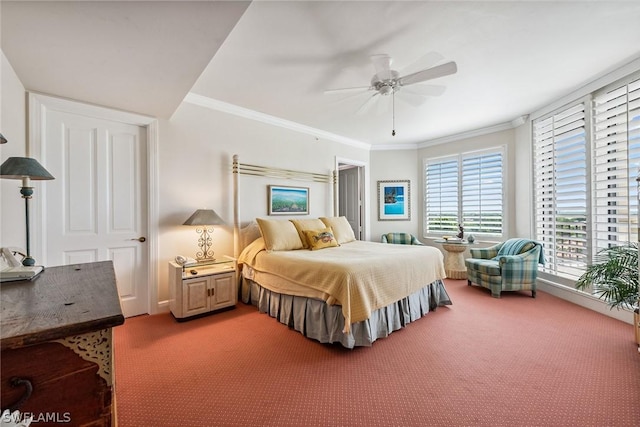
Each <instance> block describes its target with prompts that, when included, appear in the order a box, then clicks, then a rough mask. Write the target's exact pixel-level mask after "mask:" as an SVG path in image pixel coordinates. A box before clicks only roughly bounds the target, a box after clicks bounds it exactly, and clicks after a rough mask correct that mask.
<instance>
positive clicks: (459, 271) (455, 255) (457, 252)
mask: <svg viewBox="0 0 640 427" xmlns="http://www.w3.org/2000/svg"><path fill="white" fill-rule="evenodd" d="M435 242H436V243H440V244H441V245H442V249H444V250H445V257H444V271H445V273H447V277H448V278H449V279H454V280H461V279H466V278H467V267H465V265H464V255H463V254H464V251H465V250H466V249H467V246H469V242H467V241H466V240H458V241H453V242H450V241H447V240H444V239H439V240H436V241H435Z"/></svg>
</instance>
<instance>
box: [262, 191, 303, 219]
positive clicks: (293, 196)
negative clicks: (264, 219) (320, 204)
mask: <svg viewBox="0 0 640 427" xmlns="http://www.w3.org/2000/svg"><path fill="white" fill-rule="evenodd" d="M267 193H268V196H269V199H268V206H269V215H309V187H288V186H283V185H269V186H268V191H267Z"/></svg>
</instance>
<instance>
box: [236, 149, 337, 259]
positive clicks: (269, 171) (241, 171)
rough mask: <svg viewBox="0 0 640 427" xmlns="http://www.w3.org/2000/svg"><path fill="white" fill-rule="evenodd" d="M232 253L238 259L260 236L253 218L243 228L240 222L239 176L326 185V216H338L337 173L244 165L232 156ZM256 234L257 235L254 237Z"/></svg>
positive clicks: (245, 222) (246, 221)
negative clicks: (328, 197) (329, 205)
mask: <svg viewBox="0 0 640 427" xmlns="http://www.w3.org/2000/svg"><path fill="white" fill-rule="evenodd" d="M232 173H233V252H234V256H235V257H238V256H239V255H240V252H241V251H242V249H244V247H245V246H246V245H247V244H249V243H251V242H252V241H253V240H255V238H257V237H259V236H260V230H259V229H258V225H257V223H256V222H255V218H249V219H247V220H245V221H244V224H245V225H244V226H243V225H242V222H241V221H242V220H241V206H240V200H241V197H240V190H241V186H240V176H241V175H245V176H257V177H270V178H278V179H287V180H295V181H307V182H316V183H323V184H326V186H327V187H326V188H327V191H328V192H329V194H330V195H331V201H332V212H331V213H329V214H328V215H330V216H337V215H338V200H337V197H338V191H337V186H338V174H337V171H335V170H334V171H331V172H329V173H326V174H322V173H313V172H303V171H296V170H290V169H280V168H272V167H267V166H259V165H251V164H246V163H240V159H239V156H238V155H237V154H234V156H233V166H232ZM256 233H257V235H256Z"/></svg>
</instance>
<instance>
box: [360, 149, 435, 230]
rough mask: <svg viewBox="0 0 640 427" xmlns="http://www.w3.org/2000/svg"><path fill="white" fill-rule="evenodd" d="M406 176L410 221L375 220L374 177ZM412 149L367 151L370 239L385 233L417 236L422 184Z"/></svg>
mask: <svg viewBox="0 0 640 427" xmlns="http://www.w3.org/2000/svg"><path fill="white" fill-rule="evenodd" d="M387 180H409V181H410V192H411V220H410V221H379V220H378V181H387ZM420 180H421V178H420V175H419V169H418V163H417V162H416V150H386V151H371V175H370V181H369V188H370V190H371V193H370V194H371V203H370V206H369V210H368V211H369V215H370V219H371V239H370V240H372V241H374V242H379V241H380V237H381V236H382V235H383V234H386V233H392V232H398V233H411V234H413V235H414V236H416V237H418V238H420V236H421V233H420V232H419V230H420V224H421V217H422V196H421V194H422V193H421V192H422V186H421V182H420Z"/></svg>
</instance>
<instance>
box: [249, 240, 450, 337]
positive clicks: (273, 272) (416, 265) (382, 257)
mask: <svg viewBox="0 0 640 427" xmlns="http://www.w3.org/2000/svg"><path fill="white" fill-rule="evenodd" d="M238 262H239V263H241V264H247V265H249V266H251V275H252V276H253V277H252V280H254V281H256V282H257V283H259V284H260V285H262V286H264V287H266V288H268V289H270V290H272V291H276V292H282V293H289V294H291V293H292V292H291V289H292V287H300V289H301V290H300V293H297V294H299V295H304V289H305V288H308V289H311V290H313V291H314V292H313V294H315V295H323V296H325V297H324V298H323V299H324V300H325V301H327V303H328V304H339V305H341V306H342V313H343V315H344V318H345V325H346V326H345V332H349V325H350V324H351V323H355V322H359V321H362V320H365V319H367V318H369V316H370V315H371V312H372V311H374V310H377V309H379V308H382V307H385V306H387V305H389V304H391V303H393V302H396V301H398V300H400V299H402V298H404V297H406V296H407V295H409V294H412V293H414V292H416V291H418V290H419V289H420V288H423V287H424V286H426V285H428V284H430V283H432V282H434V281H436V280H438V279H443V278H445V272H444V263H443V256H442V253H441V252H440V250H438V249H437V248H434V247H431V246H417V245H415V246H414V245H393V244H384V243H374V242H363V241H355V242H350V243H346V244H343V245H342V246H340V247H335V248H327V249H322V250H317V251H310V250H305V249H303V250H295V251H274V252H267V251H266V250H265V247H264V241H262V239H261V238H260V239H258V240H256V241H255V242H253V243H252V244H250V245H249V246H247V248H245V250H244V251H243V252H242V253H241V254H240V257H239V259H238ZM283 284H284V286H285V289H284V290H283V288H282V285H283Z"/></svg>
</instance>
